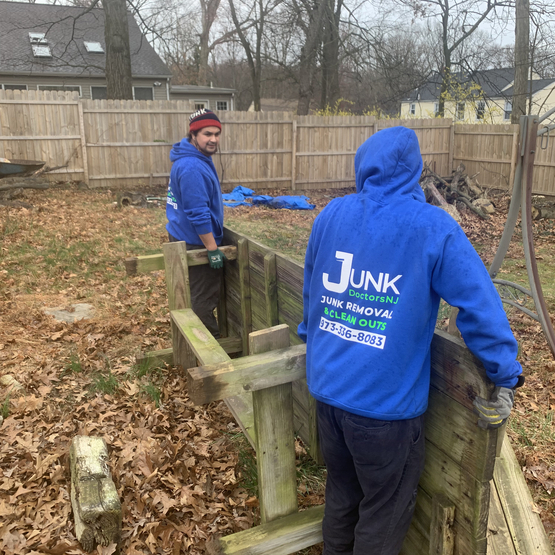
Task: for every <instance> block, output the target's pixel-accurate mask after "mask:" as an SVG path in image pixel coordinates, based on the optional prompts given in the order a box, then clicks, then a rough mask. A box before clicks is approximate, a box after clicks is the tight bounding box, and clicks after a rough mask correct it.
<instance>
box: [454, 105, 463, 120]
mask: <svg viewBox="0 0 555 555" xmlns="http://www.w3.org/2000/svg"><path fill="white" fill-rule="evenodd" d="M456 117H457V119H458V120H463V119H464V102H457V114H456Z"/></svg>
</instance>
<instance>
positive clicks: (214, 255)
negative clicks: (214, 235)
mask: <svg viewBox="0 0 555 555" xmlns="http://www.w3.org/2000/svg"><path fill="white" fill-rule="evenodd" d="M224 260H227V258H226V257H225V254H224V253H223V252H222V251H221V250H220V249H216V250H215V251H208V264H210V268H212V269H213V270H219V269H220V268H223V267H224Z"/></svg>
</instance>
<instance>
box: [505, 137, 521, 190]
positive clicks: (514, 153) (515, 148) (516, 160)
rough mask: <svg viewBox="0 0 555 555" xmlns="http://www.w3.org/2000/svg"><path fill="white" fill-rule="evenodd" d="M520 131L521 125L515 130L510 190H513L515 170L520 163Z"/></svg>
mask: <svg viewBox="0 0 555 555" xmlns="http://www.w3.org/2000/svg"><path fill="white" fill-rule="evenodd" d="M519 131H520V126H519V127H518V129H517V130H516V131H514V132H513V147H512V149H511V172H510V173H509V183H508V190H509V191H511V190H512V187H513V182H514V180H515V170H516V165H517V163H518V139H519V137H518V135H519Z"/></svg>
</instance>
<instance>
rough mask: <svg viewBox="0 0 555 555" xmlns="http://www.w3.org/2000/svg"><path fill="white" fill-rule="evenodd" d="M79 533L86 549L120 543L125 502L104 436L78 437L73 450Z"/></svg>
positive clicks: (74, 502) (73, 500) (74, 501)
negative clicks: (122, 511)
mask: <svg viewBox="0 0 555 555" xmlns="http://www.w3.org/2000/svg"><path fill="white" fill-rule="evenodd" d="M69 458H70V468H71V504H72V507H73V515H74V518H75V535H76V537H77V539H78V540H79V542H80V543H81V545H82V547H83V549H84V550H85V551H88V552H90V551H92V550H93V549H94V548H95V547H96V545H97V544H100V545H104V546H106V545H109V544H111V543H116V544H119V542H120V540H121V522H122V514H121V503H120V500H119V498H118V492H117V490H116V486H115V484H114V482H113V481H112V476H111V474H110V470H109V468H108V448H107V446H106V442H105V441H104V440H103V439H102V438H100V437H86V436H76V437H74V438H73V441H72V442H71V446H70V449H69Z"/></svg>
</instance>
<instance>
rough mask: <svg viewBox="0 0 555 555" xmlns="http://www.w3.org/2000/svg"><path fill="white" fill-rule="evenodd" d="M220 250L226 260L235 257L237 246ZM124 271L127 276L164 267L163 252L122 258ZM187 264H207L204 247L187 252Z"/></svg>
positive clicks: (223, 247)
mask: <svg viewBox="0 0 555 555" xmlns="http://www.w3.org/2000/svg"><path fill="white" fill-rule="evenodd" d="M220 250H221V251H222V252H223V253H224V254H225V256H226V258H227V259H228V260H236V259H237V247H235V246H233V245H228V246H222V247H220ZM124 264H125V272H126V274H127V275H128V276H136V275H137V274H147V273H148V272H154V271H155V270H163V269H164V254H163V253H157V254H149V255H145V256H134V257H130V258H126V259H125V260H124ZM187 264H188V265H189V266H200V265H201V264H208V255H207V251H206V249H199V250H194V251H188V252H187Z"/></svg>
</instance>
